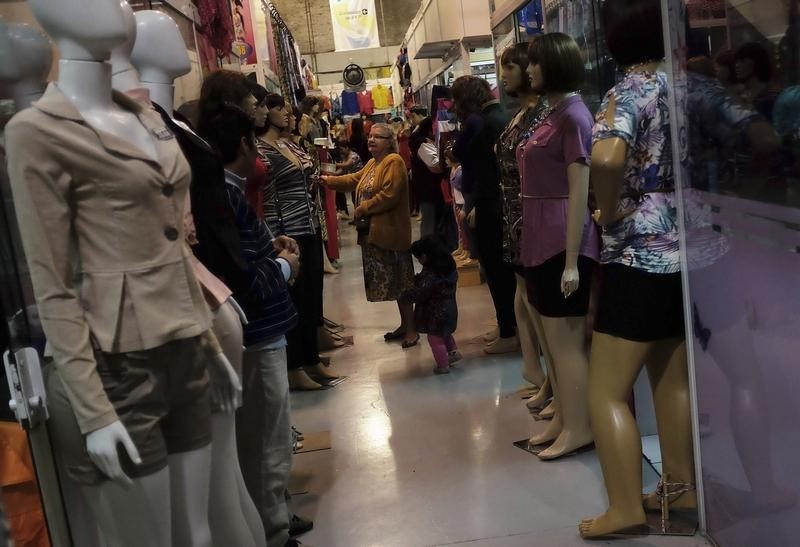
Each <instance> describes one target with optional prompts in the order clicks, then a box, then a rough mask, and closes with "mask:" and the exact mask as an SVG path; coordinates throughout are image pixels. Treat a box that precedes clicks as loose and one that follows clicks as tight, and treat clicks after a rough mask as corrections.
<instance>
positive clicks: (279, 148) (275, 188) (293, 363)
mask: <svg viewBox="0 0 800 547" xmlns="http://www.w3.org/2000/svg"><path fill="white" fill-rule="evenodd" d="M266 104H267V107H268V109H269V113H268V115H267V127H268V129H267V132H266V133H265V134H263V135H261V136H260V137H259V138H258V151H259V153H260V155H261V157H262V158H263V159H264V161H265V162H268V163H269V165H270V170H269V173H268V181H267V186H266V188H265V190H264V213H265V217H266V221H267V224H269V227H270V229H271V230H272V232H273V233H275V234H281V235H287V236H289V237H291V238H293V239H294V240H296V241H297V242H298V243H299V245H300V256H301V257H302V261H303V270H302V273H301V274H300V277H299V278H298V279H297V281H296V282H295V284H294V286H293V287H292V288H291V291H290V292H291V294H292V300H293V301H294V304H295V307H296V308H297V310H298V313H299V314H300V322H299V324H298V325H297V326H296V327H295V328H294V329H293V330H292V331H291V332H290V333H289V334H288V335H287V338H288V341H289V346H288V348H287V351H288V360H289V385H290V386H291V387H292V389H300V390H317V389H321V388H322V384H321V383H319V382H317V381H315V380H314V379H312V378H311V377H310V376H309V374H311V375H313V376H314V377H316V378H317V379H319V380H320V382H325V381H326V380H327V379H333V378H336V375H334V374H332V373H331V372H328V371H327V370H326V368H325V366H323V365H322V364H321V363H320V357H319V341H318V336H317V330H318V328H319V327H320V326H321V325H322V321H323V319H322V286H323V275H324V274H323V261H324V258H323V256H322V255H323V250H322V235H321V225H320V219H319V215H318V201H317V200H315V199H314V196H313V195H312V193H315V192H318V188H317V186H316V185H317V179H318V176H319V172H318V171H317V170H316V168H315V164H314V161H313V160H312V158H311V156H310V155H309V154H307V153H306V152H305V151H304V150H303V149H302V148H301V147H300V146H298V145H296V144H294V143H293V142H292V141H290V140H289V139H285V138H283V137H282V136H281V135H282V133H283V131H284V130H285V129H286V127H287V126H288V124H289V115H290V114H289V113H288V112H287V110H286V101H285V100H284V99H283V97H281V96H280V95H274V94H273V95H269V96H267V99H266Z"/></svg>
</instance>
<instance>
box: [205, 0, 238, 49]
mask: <svg viewBox="0 0 800 547" xmlns="http://www.w3.org/2000/svg"><path fill="white" fill-rule="evenodd" d="M196 3H197V11H198V12H199V13H200V28H201V29H202V33H203V35H204V36H205V37H206V38H207V39H208V41H209V43H210V44H211V45H212V46H214V48H216V49H217V50H218V51H219V52H220V53H221V54H222V55H223V56H225V55H230V53H231V45H232V44H233V20H232V19H231V11H230V5H229V4H228V0H197V2H196Z"/></svg>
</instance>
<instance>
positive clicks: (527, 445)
mask: <svg viewBox="0 0 800 547" xmlns="http://www.w3.org/2000/svg"><path fill="white" fill-rule="evenodd" d="M552 444H553V443H551V442H550V443H544V444H531V442H530V440H529V439H522V440H521V441H517V442H515V443H514V446H516V447H517V448H521V449H522V450H524V451H525V452H528V453H530V454H533V455H534V456H538V455H539V453H540V452H542V450H546V449H547V448H548V447H549V446H550V445H552Z"/></svg>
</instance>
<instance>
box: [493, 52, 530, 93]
mask: <svg viewBox="0 0 800 547" xmlns="http://www.w3.org/2000/svg"><path fill="white" fill-rule="evenodd" d="M535 39H536V38H534V40H535ZM500 68H501V70H502V79H503V88H504V89H505V91H506V93H508V95H509V96H511V97H520V96H521V95H529V94H530V93H532V92H533V89H532V88H531V81H530V78H528V74H527V72H526V70H527V69H528V44H527V43H525V42H520V43H518V44H514V45H513V46H509V47H507V48H506V49H505V51H503V54H502V55H501V56H500Z"/></svg>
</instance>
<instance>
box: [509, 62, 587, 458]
mask: <svg viewBox="0 0 800 547" xmlns="http://www.w3.org/2000/svg"><path fill="white" fill-rule="evenodd" d="M532 69H533V65H529V66H528V71H529V73H530V72H531V70H532ZM565 98H566V94H564V93H552V94H548V96H547V99H548V103H549V104H550V106H551V107H553V106H555V105H557V104H559V103H560V102H561V101H562V100H564V99H565ZM567 178H568V180H569V202H568V212H567V248H566V255H567V256H566V267H565V268H564V273H563V275H562V277H561V291H562V293H563V294H564V296H565V297H567V296H569V295H570V294H572V292H574V291H575V290H577V288H578V284H579V283H580V281H581V280H580V279H579V275H578V267H577V260H578V253H579V249H580V246H581V237H582V234H583V221H584V218H585V217H584V211H585V209H586V203H587V201H588V194H589V167H588V166H587V165H585V164H582V163H574V164H572V165H569V166H567ZM523 229H524V227H523ZM583 282H584V283H589V282H590V280H588V279H585V280H583ZM531 312H532V313H533V314H534V317H535V318H534V320H533V324H534V327H535V328H537V334H538V336H539V343H540V344H541V346H542V353H543V354H544V356H545V361H546V363H547V365H548V370H547V372H548V377H549V380H550V386H551V388H552V390H553V396H554V407H555V408H554V414H553V419H552V420H551V421H550V423H549V424H548V425H547V427H546V428H545V430H544V431H543V432H541V433H539V434H537V435H534V436H533V437H531V438H530V441H529V442H530V443H531V444H533V445H541V444H545V443H548V442H551V441H552V445H550V446H549V447H548V448H546V449H545V450H543V451H541V452H540V453H539V454H537V455H538V456H539V458H540V459H543V460H553V459H556V458H559V457H561V456H565V455H569V454H571V453H573V452H574V451H575V450H577V449H579V448H582V447H584V446H586V445H588V444H590V443H591V442H592V430H591V427H590V425H589V413H588V408H587V403H586V392H587V382H588V378H587V377H588V366H589V363H588V358H587V355H586V349H585V324H586V318H585V317H544V316H542V315H540V314H539V313H538V312H537V311H536V309H535V308H533V307H531Z"/></svg>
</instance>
